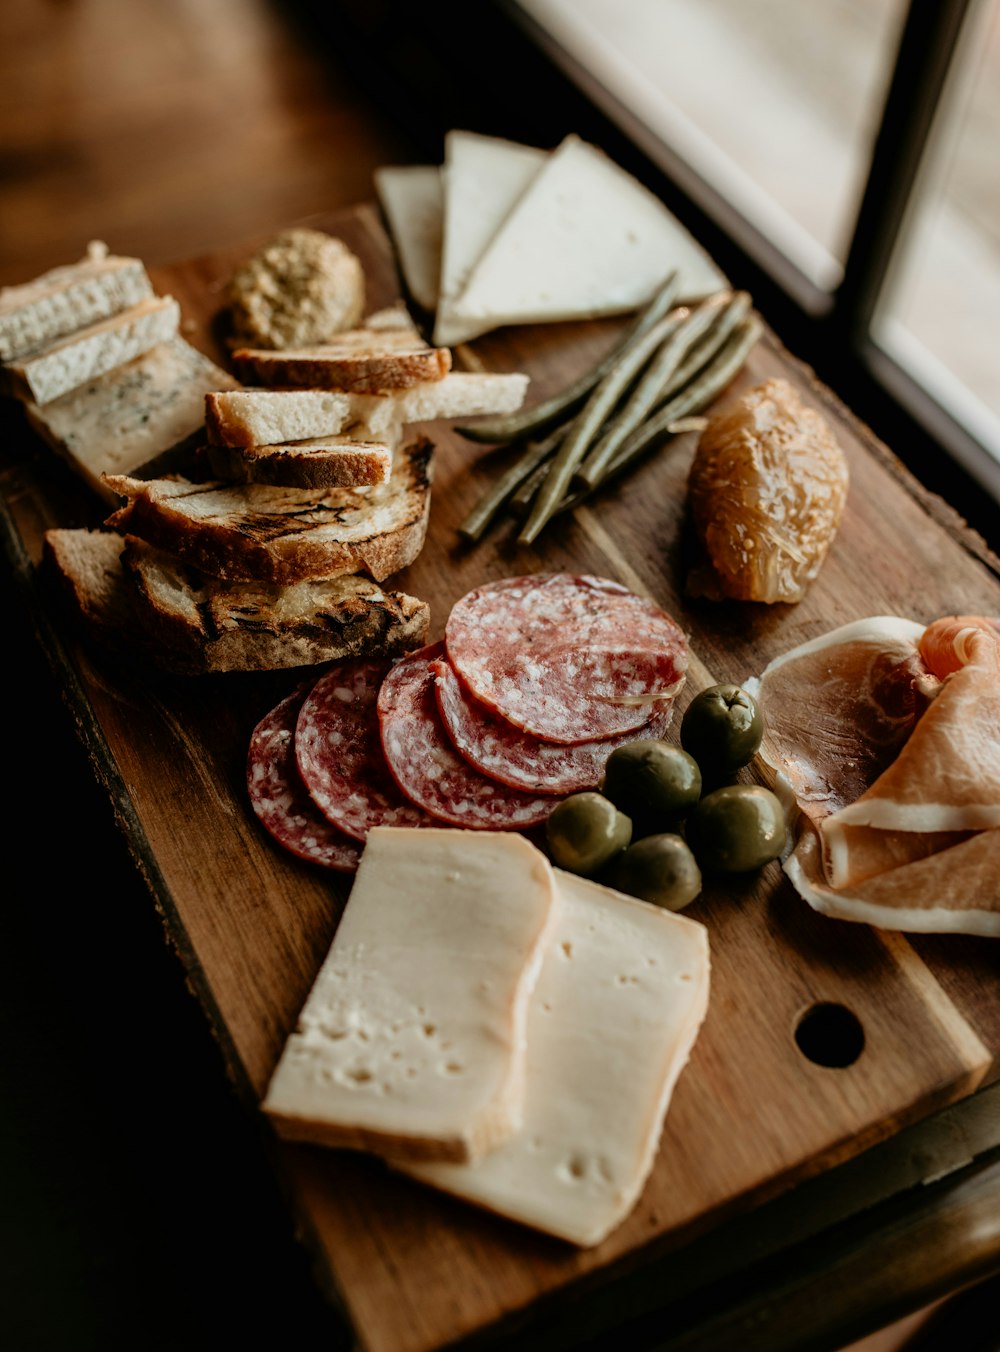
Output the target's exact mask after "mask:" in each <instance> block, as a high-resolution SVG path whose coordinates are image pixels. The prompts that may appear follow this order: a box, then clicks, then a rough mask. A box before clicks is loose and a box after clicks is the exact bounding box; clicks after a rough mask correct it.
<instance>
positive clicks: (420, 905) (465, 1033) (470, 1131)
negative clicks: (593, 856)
mask: <svg viewBox="0 0 1000 1352" xmlns="http://www.w3.org/2000/svg"><path fill="white" fill-rule="evenodd" d="M555 896H556V889H555V882H554V877H553V873H552V869H551V867H550V865H549V863H548V861H547V859H546V858H545V856H544V855H543V854H542V853H541V851H540V850H538V849H536V848H535V847H534V846H533V845H531V844H530V843H529V842H528V841H526V840H525V839H524V838H523V837H521V836H515V835H509V834H506V833H504V834H500V833H492V832H485V831H461V830H450V829H445V828H443V829H440V830H439V829H437V828H434V827H430V828H427V829H425V830H419V831H417V830H413V829H412V828H407V827H376V828H374V829H373V830H371V831H370V832H369V834H368V838H367V841H366V844H365V850H364V853H363V855H362V857H361V863H360V866H359V869H358V873H357V877H356V878H355V881H354V886H353V888H352V891H351V895H350V899H349V901H348V904H347V908H346V910H345V911H344V915H343V918H342V919H341V922H340V925H339V927H338V929H337V933H336V936H335V937H334V941H333V944H332V946H331V948H330V952H329V954H328V956H327V958H326V960H325V962H324V963H323V966H322V968H321V970H320V972H319V975H318V976H317V978H316V982H315V984H314V986H313V988H312V990H311V992H310V994H309V996H308V999H307V1000H306V1003H305V1006H304V1008H303V1010H302V1013H301V1015H300V1018H299V1022H298V1026H297V1028H296V1030H295V1032H293V1033H292V1035H291V1036H290V1037H289V1039H288V1042H287V1044H286V1046H285V1049H284V1051H283V1053H282V1056H281V1059H280V1061H279V1062H278V1066H277V1069H276V1070H275V1072H274V1075H273V1077H272V1079H271V1083H270V1086H269V1087H268V1090H267V1095H266V1097H265V1100H264V1105H263V1106H264V1110H265V1112H266V1113H267V1114H268V1115H269V1117H270V1119H271V1121H272V1122H273V1123H274V1125H275V1128H276V1130H277V1131H278V1133H279V1135H281V1136H283V1137H285V1138H287V1139H289V1140H298V1141H312V1142H315V1143H317V1144H321V1145H334V1146H352V1147H368V1148H371V1149H377V1150H379V1151H381V1152H383V1153H385V1154H388V1155H390V1156H392V1157H398V1158H408V1159H445V1160H458V1161H464V1160H471V1159H475V1158H476V1157H478V1156H480V1155H482V1154H483V1153H484V1152H485V1151H487V1150H490V1149H492V1148H493V1147H495V1146H497V1145H499V1144H500V1143H501V1142H502V1141H504V1140H505V1139H507V1137H509V1136H510V1135H511V1133H512V1132H513V1131H514V1130H515V1129H516V1128H517V1127H518V1126H519V1124H520V1120H521V1112H522V1107H523V1097H524V1079H523V1071H524V1055H525V1024H526V1020H527V1010H528V1001H529V999H530V996H531V992H532V990H533V988H534V985H535V981H536V979H537V976H538V971H539V968H540V966H541V960H542V953H543V951H544V948H545V942H546V940H547V937H548V932H549V927H550V922H551V920H552V918H553V916H554V911H555Z"/></svg>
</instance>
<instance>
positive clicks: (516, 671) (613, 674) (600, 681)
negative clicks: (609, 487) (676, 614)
mask: <svg viewBox="0 0 1000 1352" xmlns="http://www.w3.org/2000/svg"><path fill="white" fill-rule="evenodd" d="M445 647H446V650H447V655H448V660H449V662H450V663H451V665H452V667H453V668H454V670H455V671H456V673H457V674H458V676H459V677H460V679H461V680H462V681H463V683H464V684H465V685H466V686H467V688H468V689H469V691H470V692H471V693H472V694H473V695H474V696H475V697H476V698H477V699H478V700H480V701H481V702H482V703H483V704H486V705H487V706H488V707H489V708H490V709H491V710H493V711H494V712H495V713H497V714H499V715H500V716H501V717H502V718H505V719H507V721H508V722H510V723H513V724H514V726H515V727H518V728H520V729H521V730H522V731H524V732H529V733H532V734H533V735H534V736H536V737H540V738H543V739H544V740H545V741H550V742H562V743H566V744H574V743H577V742H590V741H595V740H597V739H600V738H604V737H614V736H617V735H619V734H621V733H625V732H631V731H634V730H635V729H637V728H640V727H642V725H643V724H644V723H645V722H646V720H647V719H648V717H649V715H650V712H651V708H652V706H653V705H654V704H657V703H660V702H664V703H665V702H670V701H672V700H673V699H674V698H675V697H676V695H677V693H678V691H679V690H680V689H681V687H682V685H683V683H684V679H685V674H686V671H687V663H688V651H687V640H686V639H685V637H684V634H683V632H682V630H681V628H680V626H679V625H678V624H677V622H676V621H675V620H673V619H672V618H671V617H670V616H669V615H668V614H667V613H666V611H665V610H662V609H661V608H660V607H659V606H657V605H655V604H654V603H653V602H652V601H648V600H646V599H644V598H643V597H641V596H637V595H635V594H634V593H633V592H630V591H629V590H628V589H627V588H625V587H623V586H621V585H620V584H619V583H617V582H612V581H609V580H608V579H607V578H601V577H594V576H590V575H586V574H584V575H581V576H576V575H573V574H569V573H538V574H535V575H532V576H527V577H513V578H505V579H503V580H501V581H499V582H491V583H487V584H486V585H485V586H482V587H477V588H476V589H475V590H474V591H471V592H468V593H467V594H466V595H465V596H464V597H462V599H461V600H460V601H458V602H456V604H455V605H454V606H453V607H452V610H451V614H450V615H449V617H448V621H447V624H446V626H445Z"/></svg>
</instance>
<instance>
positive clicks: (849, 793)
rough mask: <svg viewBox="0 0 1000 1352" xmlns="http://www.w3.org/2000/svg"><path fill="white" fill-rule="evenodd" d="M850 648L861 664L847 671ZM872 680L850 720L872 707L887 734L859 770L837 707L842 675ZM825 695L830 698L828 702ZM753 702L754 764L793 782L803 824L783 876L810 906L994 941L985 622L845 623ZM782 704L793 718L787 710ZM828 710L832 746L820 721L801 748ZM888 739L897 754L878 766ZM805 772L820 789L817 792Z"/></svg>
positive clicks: (999, 881) (997, 663)
mask: <svg viewBox="0 0 1000 1352" xmlns="http://www.w3.org/2000/svg"><path fill="white" fill-rule="evenodd" d="M914 628H915V629H916V633H914V632H913V629H914ZM879 634H881V635H882V637H883V641H884V643H885V645H886V647H885V652H886V655H887V656H889V655H892V657H891V661H890V665H889V667H888V668H886V667H885V663H884V662H882V663H880V662H879V660H878V659H877V657H876V656H874V654H875V653H876V650H877V647H878V635H879ZM861 640H864V643H866V644H868V646H869V647H870V649H871V652H872V654H873V657H872V660H871V661H868V662H863V661H862V662H859V661H858V653H859V645H860V646H864V644H862V643H861ZM908 650H909V652H908ZM876 671H880V672H882V673H883V675H884V674H885V673H886V671H889V672H891V673H894V675H892V676H891V677H890V678H889V679H887V680H884V681H882V682H879V681H877V680H870V679H866V681H865V682H864V683H863V685H862V687H861V698H860V704H861V709H862V713H863V715H864V716H865V717H866V718H867V717H870V716H871V713H872V709H873V708H876V707H883V706H884V712H885V718H884V719H876V720H875V728H876V730H878V729H885V730H887V731H888V734H889V735H887V736H886V738H885V739H883V740H882V742H881V751H880V753H879V755H878V756H876V757H872V758H869V760H868V761H867V763H864V764H862V765H861V766H859V764H858V761H857V757H856V748H857V746H858V745H859V743H863V740H864V739H863V738H861V737H859V732H858V727H859V723H858V720H857V717H856V712H857V711H856V710H855V708H854V706H853V705H852V704H851V702H850V700H849V699H848V698H846V696H847V695H848V693H849V690H850V684H851V679H852V674H853V676H854V677H856V676H857V675H858V673H865V674H866V675H867V676H870V675H871V673H872V672H876ZM824 673H825V675H826V679H825V680H824V679H821V677H822V676H823V674H824ZM896 677H901V678H903V679H901V680H897V679H896ZM748 684H750V683H748ZM907 688H908V689H909V691H910V695H911V696H912V698H910V697H909V696H907V694H906V691H907ZM877 689H883V690H885V691H893V692H894V694H893V699H892V701H891V703H890V704H888V705H886V704H885V702H884V701H882V702H881V704H880V701H879V700H878V699H873V698H872V693H873V691H875V690H877ZM830 691H834V692H837V698H836V699H833V700H828V699H827V696H828V694H829V692H830ZM841 693H842V694H843V695H844V696H845V698H844V699H843V700H841V698H840V694H841ZM757 696H758V699H759V700H760V702H761V708H762V710H763V713H764V718H765V723H768V724H770V726H769V729H768V736H767V738H766V739H765V740H766V743H767V744H766V746H764V747H762V754H763V755H764V758H765V760H766V761H767V762H768V763H769V764H771V765H772V767H773V768H775V769H777V770H779V771H781V772H782V773H784V774H785V775H786V777H787V778H788V779H789V781H790V782H791V783H792V786H793V789H794V791H795V793H796V796H797V797H798V799H799V805H800V807H801V808H802V810H803V813H804V814H805V816H804V817H803V820H802V821H801V822H800V828H799V830H798V832H797V838H796V843H795V848H794V850H793V851H792V853H791V855H790V856H789V857H788V858H787V859H786V860H785V861H784V867H785V871H786V873H787V874H788V876H789V878H790V879H791V880H792V882H793V883H794V885H795V887H796V889H797V890H798V891H799V893H800V895H802V896H803V897H804V898H805V899H806V900H807V901H808V902H809V903H810V905H812V906H814V907H815V909H817V910H819V911H822V912H823V913H824V914H827V915H832V916H837V917H839V918H841V919H844V920H854V921H862V922H867V923H870V924H876V925H881V926H883V927H885V928H891V929H899V930H905V931H909V930H913V931H921V932H963V933H971V934H995V935H1000V629H998V627H997V625H996V622H995V621H993V620H989V619H982V618H980V617H969V616H961V617H955V616H949V617H945V618H944V619H942V620H938V621H935V623H934V624H932V625H929V626H927V627H926V628H924V627H922V626H912V627H911V626H909V622H907V621H902V620H898V621H892V620H891V618H880V619H876V620H869V621H863V622H860V623H859V624H857V625H848V626H845V627H844V628H843V629H841V630H835V631H834V632H833V633H832V634H829V635H827V636H825V638H824V639H822V640H818V641H816V642H815V643H813V644H807V645H803V647H802V648H800V649H796V650H794V651H793V652H791V653H789V654H786V656H785V657H784V658H782V659H780V660H779V661H778V662H776V663H772V664H771V665H770V666H769V667H768V669H767V670H766V671H765V672H764V674H763V676H762V678H761V680H760V682H759V688H758V690H757ZM793 701H797V703H798V707H799V708H800V710H802V712H801V713H800V714H799V715H796V714H795V713H794V711H792V710H790V709H789V704H790V703H791V702H793ZM838 708H839V720H840V731H839V735H838V730H837V725H836V722H833V723H831V724H830V725H829V727H827V726H826V724H825V722H824V721H823V719H821V720H820V721H819V724H818V726H819V728H820V730H821V733H822V734H823V735H822V739H821V741H822V745H821V747H820V749H819V750H817V749H816V748H813V749H810V745H809V743H810V737H811V733H812V729H813V728H815V727H816V726H817V721H816V717H815V714H816V710H817V709H818V710H819V711H820V713H822V714H823V715H824V718H825V717H826V716H827V715H828V714H830V713H831V712H835V711H836V710H837V709H838ZM897 714H902V717H901V718H897V717H896V715H897ZM893 725H895V731H892V729H893ZM862 726H863V724H862ZM827 734H829V735H828V736H827ZM900 734H903V740H902V743H901V745H898V746H897V748H896V750H895V753H894V754H890V755H889V756H888V759H887V760H886V761H885V763H884V764H881V766H880V763H879V762H880V757H881V755H882V754H883V753H884V752H885V751H891V750H892V747H893V745H894V744H895V743H897V742H898V740H899V736H900ZM817 764H820V765H821V766H822V777H823V784H824V785H825V790H824V792H823V793H819V794H817V793H814V792H813V789H814V787H815V773H814V772H815V767H816V765H817ZM803 765H804V766H805V767H806V771H807V772H806V773H803ZM811 775H812V778H811V777H810V776H811Z"/></svg>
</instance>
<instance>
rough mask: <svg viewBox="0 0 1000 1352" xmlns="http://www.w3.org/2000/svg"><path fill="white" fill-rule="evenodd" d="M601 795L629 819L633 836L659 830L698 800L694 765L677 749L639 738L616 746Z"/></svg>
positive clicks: (698, 782)
mask: <svg viewBox="0 0 1000 1352" xmlns="http://www.w3.org/2000/svg"><path fill="white" fill-rule="evenodd" d="M601 792H602V793H603V794H604V796H605V797H606V798H610V799H611V801H612V802H613V803H614V804H615V806H616V807H618V808H620V809H621V810H622V812H626V813H628V815H629V816H630V817H631V818H632V824H633V834H634V835H639V834H643V835H644V834H646V833H647V832H651V831H662V830H664V828H665V827H667V826H668V825H669V824H670V823H671V822H672V821H673V820H675V819H676V818H678V817H680V816H682V815H683V814H684V813H685V812H687V811H688V809H689V808H692V807H694V805H695V803H697V801H698V799H699V798H700V797H701V771H700V770H699V769H698V762H697V761H696V760H695V759H694V757H693V756H690V755H689V754H688V753H687V752H686V751H682V750H681V748H680V747H679V746H671V745H670V743H669V742H663V741H658V740H656V739H654V738H651V737H649V738H639V739H638V740H636V741H634V742H627V743H626V744H625V745H624V746H619V747H616V748H615V750H614V751H612V753H611V755H610V756H609V757H608V759H607V762H606V763H605V766H604V781H603V783H602V784H601Z"/></svg>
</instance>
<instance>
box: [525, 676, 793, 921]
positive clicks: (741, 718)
mask: <svg viewBox="0 0 1000 1352" xmlns="http://www.w3.org/2000/svg"><path fill="white" fill-rule="evenodd" d="M763 733H764V723H763V718H762V716H761V712H760V708H759V706H758V705H757V702H756V700H755V699H754V698H753V696H752V695H751V694H750V693H749V692H748V691H746V690H743V689H742V688H741V687H740V686H738V685H732V684H725V685H714V686H711V687H709V688H708V689H707V690H703V691H701V692H700V694H698V695H696V696H695V697H694V699H693V700H692V701H691V703H690V704H689V705H688V707H687V710H686V711H685V713H684V717H683V719H682V720H681V726H680V741H681V745H680V746H679V747H678V746H673V745H671V744H670V743H669V742H664V741H659V740H655V739H652V738H648V739H639V740H636V741H634V742H628V743H626V744H625V745H624V746H620V747H617V748H616V749H615V750H614V751H613V752H612V753H611V755H610V756H609V757H608V759H607V762H606V764H605V767H604V779H603V781H602V783H601V786H600V791H599V792H597V791H593V792H588V793H576V794H573V795H571V796H570V797H569V798H564V799H563V801H562V802H561V803H559V804H558V806H557V807H555V808H554V809H553V810H552V812H551V813H550V814H549V817H548V820H547V821H546V827H545V831H546V839H547V842H548V847H549V853H550V854H551V856H552V860H553V863H555V864H556V865H557V866H558V867H559V868H563V869H566V870H567V871H569V872H572V873H578V874H582V875H583V876H584V877H588V878H596V879H597V880H598V881H599V882H603V883H607V884H608V886H610V887H614V888H616V889H617V890H618V891H619V892H625V893H627V894H628V895H629V896H633V897H639V898H641V899H642V900H643V901H649V902H653V903H654V904H655V905H658V906H663V907H666V908H667V909H668V910H671V911H679V910H682V909H683V908H684V907H685V906H687V905H688V903H689V902H692V901H693V900H694V899H695V897H696V896H697V895H698V893H699V892H700V891H701V887H702V873H703V872H704V873H746V872H749V871H750V870H751V869H757V868H760V867H761V866H762V865H764V864H766V863H767V862H768V861H769V860H771V859H776V858H777V857H778V855H779V854H780V853H781V851H782V849H783V848H784V844H785V816H784V812H783V811H782V807H781V804H780V802H779V801H778V799H777V797H776V796H775V794H773V793H772V792H771V791H770V789H766V788H764V787H762V786H761V785H757V784H736V783H725V782H722V781H724V780H727V779H731V778H732V776H733V775H734V774H735V772H736V771H737V770H739V769H740V768H741V767H742V766H744V765H748V764H749V763H750V761H751V760H752V759H753V757H754V756H755V754H756V752H757V749H758V747H759V746H760V743H761V739H762V737H763ZM713 786H715V787H713Z"/></svg>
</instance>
